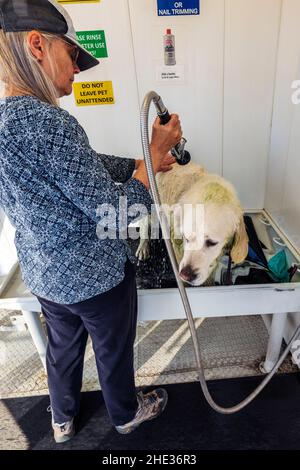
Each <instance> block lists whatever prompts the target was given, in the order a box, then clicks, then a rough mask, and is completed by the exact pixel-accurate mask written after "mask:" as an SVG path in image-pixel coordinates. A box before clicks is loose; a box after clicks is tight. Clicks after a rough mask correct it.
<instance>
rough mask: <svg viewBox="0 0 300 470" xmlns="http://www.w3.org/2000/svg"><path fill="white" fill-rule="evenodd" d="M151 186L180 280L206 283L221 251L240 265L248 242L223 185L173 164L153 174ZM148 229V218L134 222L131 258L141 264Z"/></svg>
mask: <svg viewBox="0 0 300 470" xmlns="http://www.w3.org/2000/svg"><path fill="white" fill-rule="evenodd" d="M156 181H157V185H158V190H159V194H160V198H161V202H162V204H163V206H164V211H165V213H166V215H167V216H168V219H169V224H170V228H171V232H170V238H171V241H172V245H173V248H174V251H175V255H176V259H177V262H178V265H179V274H180V277H181V279H182V280H183V281H185V282H187V283H188V284H190V285H192V286H199V285H201V284H203V283H204V282H206V281H207V280H208V279H209V278H210V276H211V275H212V273H213V271H214V269H215V268H216V266H217V262H218V259H219V258H220V256H222V255H223V254H224V252H225V251H226V250H228V251H229V252H230V255H231V259H232V261H233V262H234V263H241V262H242V261H244V259H245V258H246V256H247V253H248V237H247V233H246V230H245V225H244V219H243V211H242V208H241V205H240V202H239V200H238V197H237V195H236V192H235V190H234V188H233V186H232V185H231V184H230V183H229V182H228V181H226V180H225V179H224V178H222V177H221V176H218V175H214V174H210V173H207V172H206V171H205V170H204V168H203V167H201V166H200V165H197V164H195V163H192V162H191V163H189V164H188V165H185V166H179V165H178V164H174V165H173V168H172V170H170V171H168V172H166V173H158V174H157V176H156ZM197 208H198V209H200V210H198V209H197ZM197 210H198V212H197ZM195 214H198V219H195ZM195 220H198V223H196V224H195ZM148 224H149V220H148V217H146V218H144V219H142V221H140V237H141V240H140V245H139V247H138V249H137V252H136V255H137V257H138V258H139V259H142V260H145V259H146V258H147V257H148V255H149V239H148V232H149V227H148Z"/></svg>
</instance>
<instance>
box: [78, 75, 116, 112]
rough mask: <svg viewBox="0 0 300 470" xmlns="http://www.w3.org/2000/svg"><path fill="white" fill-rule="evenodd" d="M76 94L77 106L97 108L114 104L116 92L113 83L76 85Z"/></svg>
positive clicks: (82, 83) (83, 83)
mask: <svg viewBox="0 0 300 470" xmlns="http://www.w3.org/2000/svg"><path fill="white" fill-rule="evenodd" d="M73 87H74V94H75V100H76V104H77V106H95V105H100V104H114V103H115V98H114V92H113V86H112V82H111V81H107V82H80V83H74V84H73Z"/></svg>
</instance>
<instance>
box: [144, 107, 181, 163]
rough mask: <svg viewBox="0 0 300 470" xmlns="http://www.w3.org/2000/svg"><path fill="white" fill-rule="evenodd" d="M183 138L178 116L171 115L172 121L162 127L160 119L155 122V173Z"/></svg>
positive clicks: (153, 135) (152, 147)
mask: <svg viewBox="0 0 300 470" xmlns="http://www.w3.org/2000/svg"><path fill="white" fill-rule="evenodd" d="M181 137H182V131H181V125H180V121H179V117H178V115H177V114H171V119H170V121H169V122H168V123H167V124H165V125H162V124H161V123H160V119H159V117H157V118H156V119H155V121H154V124H153V128H152V139H151V144H150V148H151V156H152V165H153V169H154V171H155V172H157V171H159V169H160V168H161V164H162V161H163V159H164V158H165V156H166V154H167V153H168V152H169V151H170V150H171V149H172V148H173V147H175V145H176V144H178V142H180V139H181Z"/></svg>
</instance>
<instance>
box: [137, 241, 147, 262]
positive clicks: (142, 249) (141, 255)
mask: <svg viewBox="0 0 300 470" xmlns="http://www.w3.org/2000/svg"><path fill="white" fill-rule="evenodd" d="M135 256H136V257H137V258H138V259H139V260H140V261H146V260H147V259H148V258H149V256H150V243H149V242H148V240H143V241H141V242H140V244H139V246H138V249H137V250H136V253H135Z"/></svg>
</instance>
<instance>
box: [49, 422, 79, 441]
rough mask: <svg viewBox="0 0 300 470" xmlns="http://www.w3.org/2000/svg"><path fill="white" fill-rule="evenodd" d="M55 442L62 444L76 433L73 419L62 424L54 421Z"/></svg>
mask: <svg viewBox="0 0 300 470" xmlns="http://www.w3.org/2000/svg"><path fill="white" fill-rule="evenodd" d="M52 428H53V430H54V439H55V442H57V443H58V444H61V443H62V442H66V441H68V440H69V439H71V438H72V437H73V436H74V434H75V428H74V424H73V419H71V421H66V422H65V423H62V424H57V423H52Z"/></svg>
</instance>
